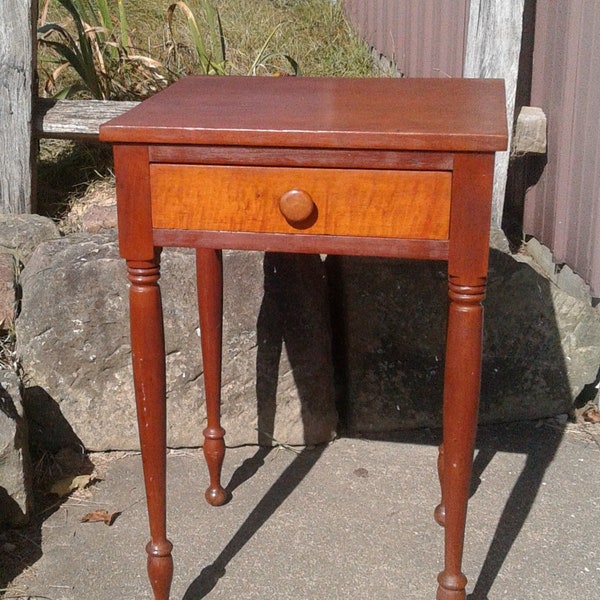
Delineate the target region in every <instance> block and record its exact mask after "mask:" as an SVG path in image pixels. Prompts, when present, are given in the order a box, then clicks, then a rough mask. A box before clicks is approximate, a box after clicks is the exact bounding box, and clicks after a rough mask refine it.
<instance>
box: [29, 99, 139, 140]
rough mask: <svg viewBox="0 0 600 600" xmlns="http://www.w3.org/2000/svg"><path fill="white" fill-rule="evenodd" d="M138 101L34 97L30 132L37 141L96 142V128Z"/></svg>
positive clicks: (130, 107) (97, 133)
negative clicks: (41, 139)
mask: <svg viewBox="0 0 600 600" xmlns="http://www.w3.org/2000/svg"><path fill="white" fill-rule="evenodd" d="M138 104H139V102H118V101H112V100H54V99H51V98H36V99H35V103H34V121H33V133H34V135H35V136H36V137H38V138H56V139H70V140H86V141H98V135H99V128H100V125H102V124H103V123H105V122H106V121H108V120H110V119H112V118H113V117H117V116H119V115H122V114H123V113H124V112H127V111H128V110H130V109H132V108H133V107H134V106H137V105H138Z"/></svg>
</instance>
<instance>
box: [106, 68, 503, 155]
mask: <svg viewBox="0 0 600 600" xmlns="http://www.w3.org/2000/svg"><path fill="white" fill-rule="evenodd" d="M265 98H267V100H265ZM100 139H101V140H102V141H107V142H131V143H144V144H193V145H198V144H218V145H235V146H270V147H295V148H298V147H301V148H345V149H369V150H375V149H387V150H421V151H444V152H455V151H456V152H494V151H497V150H505V149H506V141H507V132H506V108H505V104H504V82H503V81H502V80H497V79H485V80H481V79H451V80H448V79H402V78H394V79H391V78H390V79H352V78H348V79H339V78H311V77H215V76H192V77H187V78H184V79H181V80H180V81H178V82H177V83H175V84H174V85H172V86H171V87H169V88H168V89H167V90H165V91H163V92H161V93H160V94H158V95H156V96H154V97H152V98H149V99H148V100H146V101H145V102H143V103H142V104H140V105H139V106H138V107H137V108H134V109H133V110H131V111H129V112H128V113H126V114H124V115H122V116H120V117H117V118H116V119H113V120H112V121H110V122H109V123H108V124H105V125H104V126H103V127H102V128H101V131H100Z"/></svg>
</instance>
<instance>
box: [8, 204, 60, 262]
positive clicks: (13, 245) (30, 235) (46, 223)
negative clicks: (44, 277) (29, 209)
mask: <svg viewBox="0 0 600 600" xmlns="http://www.w3.org/2000/svg"><path fill="white" fill-rule="evenodd" d="M59 235H60V234H59V231H58V227H57V226H56V224H55V223H54V222H53V221H52V220H51V219H48V218H46V217H42V216H40V215H6V214H0V248H4V249H9V250H14V251H15V257H16V259H17V260H18V261H19V262H20V263H21V264H26V263H27V261H28V260H29V257H30V256H31V254H32V253H33V251H34V250H35V248H36V246H37V245H38V244H40V243H41V242H43V241H45V240H51V239H54V238H57V237H59Z"/></svg>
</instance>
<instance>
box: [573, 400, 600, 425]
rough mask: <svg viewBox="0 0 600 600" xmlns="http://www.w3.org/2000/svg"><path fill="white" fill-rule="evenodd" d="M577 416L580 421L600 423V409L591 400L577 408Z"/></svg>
mask: <svg viewBox="0 0 600 600" xmlns="http://www.w3.org/2000/svg"><path fill="white" fill-rule="evenodd" d="M575 418H576V421H577V422H578V423H594V424H597V423H600V410H598V406H597V405H596V403H595V402H593V401H590V402H588V403H587V404H585V405H584V406H582V407H581V408H577V409H575Z"/></svg>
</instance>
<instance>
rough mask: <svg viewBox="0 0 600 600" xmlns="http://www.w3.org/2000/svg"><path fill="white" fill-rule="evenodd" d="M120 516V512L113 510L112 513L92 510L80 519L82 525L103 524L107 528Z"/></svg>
mask: <svg viewBox="0 0 600 600" xmlns="http://www.w3.org/2000/svg"><path fill="white" fill-rule="evenodd" d="M120 514H121V511H119V510H115V511H113V512H110V513H109V512H108V511H107V510H104V509H98V510H93V511H92V512H89V513H88V514H87V515H84V516H83V517H81V522H82V523H104V524H105V525H108V526H109V527H110V526H111V525H112V524H113V523H114V522H115V521H116V519H117V517H118V516H119V515H120Z"/></svg>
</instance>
